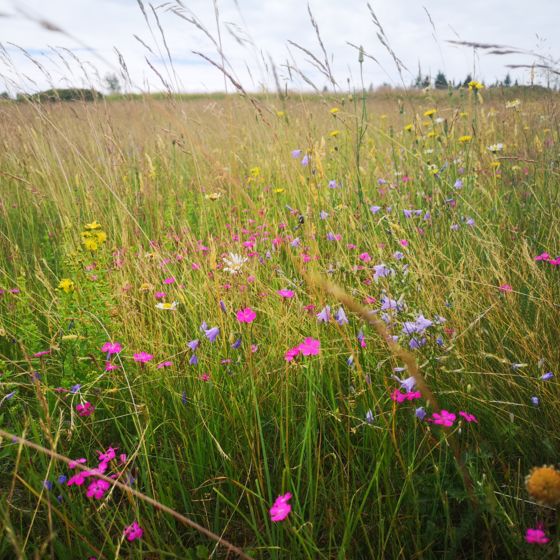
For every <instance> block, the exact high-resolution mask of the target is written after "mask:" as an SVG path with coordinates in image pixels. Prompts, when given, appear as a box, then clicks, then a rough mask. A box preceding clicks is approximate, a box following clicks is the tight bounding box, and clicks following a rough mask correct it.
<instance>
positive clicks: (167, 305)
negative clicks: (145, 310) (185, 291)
mask: <svg viewBox="0 0 560 560" xmlns="http://www.w3.org/2000/svg"><path fill="white" fill-rule="evenodd" d="M177 305H178V302H176V301H174V302H173V303H161V302H160V303H156V307H157V308H158V309H166V310H167V311H175V310H176V309H177Z"/></svg>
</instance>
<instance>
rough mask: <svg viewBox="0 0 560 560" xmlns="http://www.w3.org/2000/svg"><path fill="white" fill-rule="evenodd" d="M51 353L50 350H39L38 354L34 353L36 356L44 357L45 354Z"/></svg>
mask: <svg viewBox="0 0 560 560" xmlns="http://www.w3.org/2000/svg"><path fill="white" fill-rule="evenodd" d="M50 353H51V351H50V350H42V351H41V352H37V353H36V354H33V357H34V358H42V357H43V356H48V355H49V354H50Z"/></svg>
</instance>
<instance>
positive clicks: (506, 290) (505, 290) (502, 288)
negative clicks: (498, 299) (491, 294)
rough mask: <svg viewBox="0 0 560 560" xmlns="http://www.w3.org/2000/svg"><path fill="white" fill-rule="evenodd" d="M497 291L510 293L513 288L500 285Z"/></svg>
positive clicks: (507, 285)
mask: <svg viewBox="0 0 560 560" xmlns="http://www.w3.org/2000/svg"><path fill="white" fill-rule="evenodd" d="M498 289H499V290H500V292H511V291H513V288H512V287H511V286H510V285H509V284H501V285H500V287H499V288H498Z"/></svg>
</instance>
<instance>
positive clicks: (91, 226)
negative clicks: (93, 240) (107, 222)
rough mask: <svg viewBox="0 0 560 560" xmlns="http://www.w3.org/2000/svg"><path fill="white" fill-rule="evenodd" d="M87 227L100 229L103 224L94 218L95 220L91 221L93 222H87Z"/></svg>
mask: <svg viewBox="0 0 560 560" xmlns="http://www.w3.org/2000/svg"><path fill="white" fill-rule="evenodd" d="M84 227H85V229H99V228H100V227H101V224H100V223H98V222H97V221H96V220H93V222H91V224H86V225H85V226H84Z"/></svg>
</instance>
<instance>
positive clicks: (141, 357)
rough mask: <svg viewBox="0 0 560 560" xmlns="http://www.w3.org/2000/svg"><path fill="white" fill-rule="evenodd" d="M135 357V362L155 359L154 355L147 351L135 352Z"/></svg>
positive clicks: (142, 362)
mask: <svg viewBox="0 0 560 560" xmlns="http://www.w3.org/2000/svg"><path fill="white" fill-rule="evenodd" d="M133 358H134V361H135V362H138V363H140V364H145V363H147V362H149V361H150V360H151V359H153V356H152V355H151V354H148V353H147V352H139V353H138V354H134V356H133Z"/></svg>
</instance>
